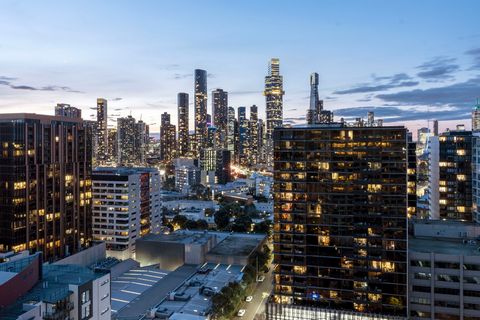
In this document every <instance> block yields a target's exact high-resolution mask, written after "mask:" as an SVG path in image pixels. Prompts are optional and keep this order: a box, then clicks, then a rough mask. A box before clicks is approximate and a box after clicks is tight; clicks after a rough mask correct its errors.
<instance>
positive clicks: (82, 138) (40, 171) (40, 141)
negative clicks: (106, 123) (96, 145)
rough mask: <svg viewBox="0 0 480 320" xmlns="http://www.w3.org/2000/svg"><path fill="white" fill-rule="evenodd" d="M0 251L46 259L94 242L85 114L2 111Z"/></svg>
mask: <svg viewBox="0 0 480 320" xmlns="http://www.w3.org/2000/svg"><path fill="white" fill-rule="evenodd" d="M0 136H1V143H0V154H1V155H2V158H1V159H0V172H1V179H0V212H1V214H0V251H11V250H13V251H16V252H18V251H22V250H30V251H31V252H36V251H42V252H43V255H44V258H45V259H46V260H47V261H51V260H55V259H57V258H60V257H63V256H66V255H70V254H72V253H75V252H78V251H79V250H81V248H82V247H87V246H88V245H89V244H90V242H91V235H92V233H91V218H92V216H91V206H90V205H91V203H90V201H91V173H92V149H91V141H92V137H91V133H90V130H89V128H88V127H86V126H84V124H83V120H82V119H81V118H66V117H55V116H46V115H37V114H28V113H17V114H2V115H0Z"/></svg>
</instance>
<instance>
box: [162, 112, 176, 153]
mask: <svg viewBox="0 0 480 320" xmlns="http://www.w3.org/2000/svg"><path fill="white" fill-rule="evenodd" d="M175 145H176V130H175V126H174V125H173V124H171V123H170V114H169V113H167V112H164V113H163V114H162V117H161V124H160V159H161V160H164V161H167V162H171V161H173V159H174V158H175Z"/></svg>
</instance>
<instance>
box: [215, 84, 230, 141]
mask: <svg viewBox="0 0 480 320" xmlns="http://www.w3.org/2000/svg"><path fill="white" fill-rule="evenodd" d="M212 114H213V125H214V126H215V127H216V128H217V135H218V140H219V141H218V142H219V145H218V146H219V147H222V148H224V147H226V145H227V123H228V92H226V91H223V90H222V89H215V90H213V91H212Z"/></svg>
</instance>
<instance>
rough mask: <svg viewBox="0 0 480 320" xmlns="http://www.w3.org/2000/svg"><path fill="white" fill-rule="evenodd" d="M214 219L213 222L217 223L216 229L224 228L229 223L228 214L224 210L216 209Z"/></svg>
mask: <svg viewBox="0 0 480 320" xmlns="http://www.w3.org/2000/svg"><path fill="white" fill-rule="evenodd" d="M214 220H215V224H216V225H217V229H219V230H224V229H225V228H226V227H227V226H228V224H229V223H230V215H229V214H228V212H227V211H225V210H218V211H217V212H216V213H215V217H214Z"/></svg>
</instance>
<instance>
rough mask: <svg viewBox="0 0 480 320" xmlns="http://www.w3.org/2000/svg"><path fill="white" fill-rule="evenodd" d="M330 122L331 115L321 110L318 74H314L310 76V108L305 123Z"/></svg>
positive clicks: (321, 102)
mask: <svg viewBox="0 0 480 320" xmlns="http://www.w3.org/2000/svg"><path fill="white" fill-rule="evenodd" d="M372 115H373V113H372ZM369 120H370V119H369ZM332 121H333V113H332V112H331V111H328V110H323V100H320V99H319V98H318V73H316V72H314V73H312V74H311V75H310V106H309V108H308V111H307V123H308V124H316V123H330V122H332Z"/></svg>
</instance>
